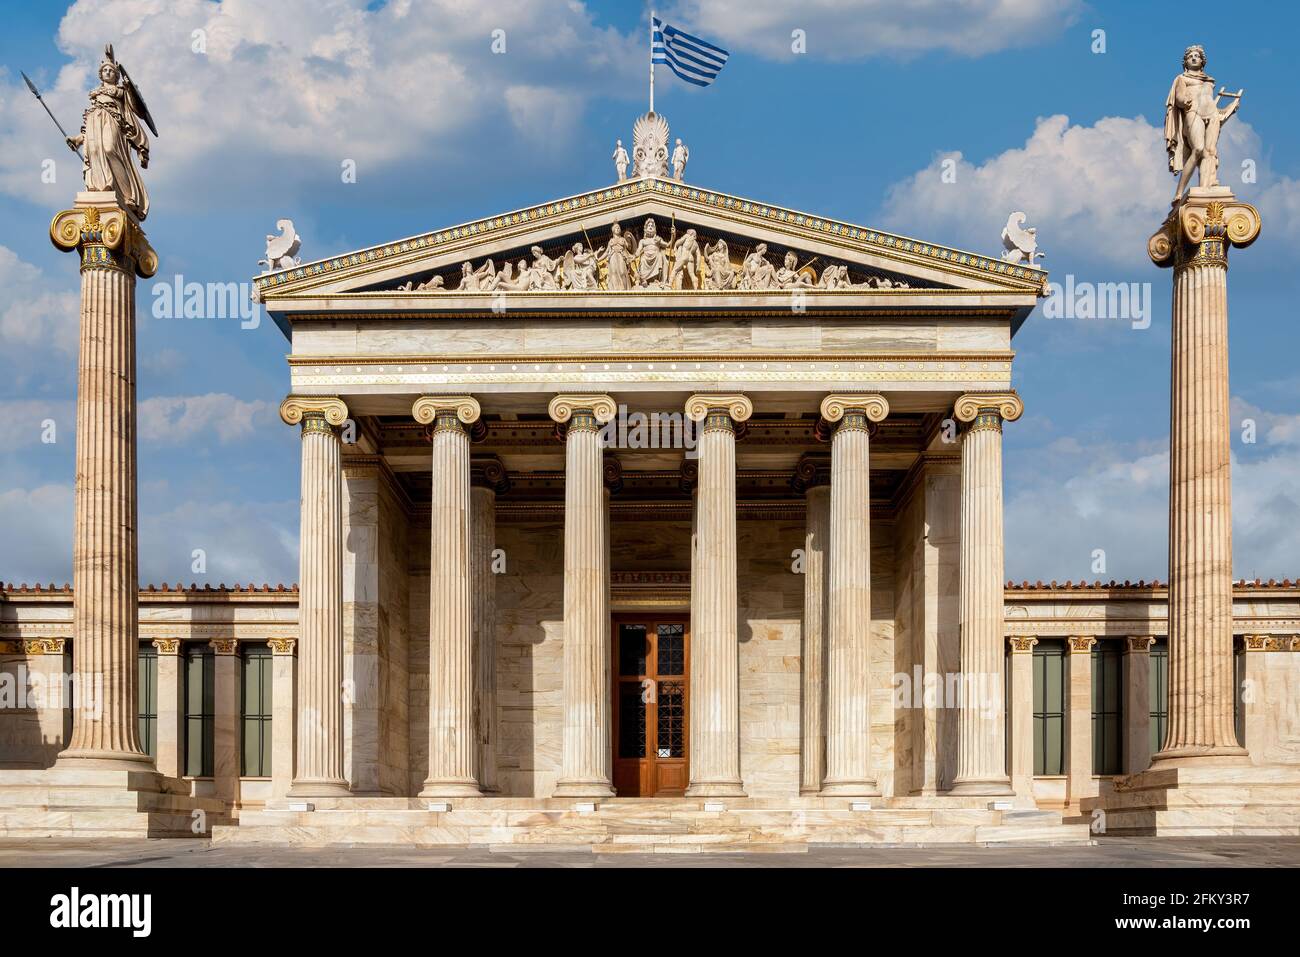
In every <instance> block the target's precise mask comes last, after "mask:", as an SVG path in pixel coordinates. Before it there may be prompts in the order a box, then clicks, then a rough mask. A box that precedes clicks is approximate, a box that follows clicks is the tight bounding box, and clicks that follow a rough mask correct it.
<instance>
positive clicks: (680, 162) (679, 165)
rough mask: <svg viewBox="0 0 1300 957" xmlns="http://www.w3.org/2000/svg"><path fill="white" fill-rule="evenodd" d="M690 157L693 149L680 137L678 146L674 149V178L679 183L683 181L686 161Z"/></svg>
mask: <svg viewBox="0 0 1300 957" xmlns="http://www.w3.org/2000/svg"><path fill="white" fill-rule="evenodd" d="M690 158H691V151H690V150H688V149H687V148H686V146H685V145H684V144H683V143H682V141H681V139H680V138H679V139H678V140H677V146H676V148H674V149H673V179H675V180H677V182H679V183H680V182H681V181H682V175H683V174H684V173H685V172H686V161H687V160H689V159H690Z"/></svg>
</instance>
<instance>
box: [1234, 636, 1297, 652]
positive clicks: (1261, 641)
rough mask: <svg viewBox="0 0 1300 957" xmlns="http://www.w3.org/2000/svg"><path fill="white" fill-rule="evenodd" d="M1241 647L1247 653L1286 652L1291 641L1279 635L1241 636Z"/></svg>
mask: <svg viewBox="0 0 1300 957" xmlns="http://www.w3.org/2000/svg"><path fill="white" fill-rule="evenodd" d="M1242 645H1243V646H1244V647H1245V649H1246V650H1247V651H1286V650H1288V649H1289V648H1290V647H1291V641H1290V640H1289V639H1287V638H1283V637H1281V636H1280V635H1242Z"/></svg>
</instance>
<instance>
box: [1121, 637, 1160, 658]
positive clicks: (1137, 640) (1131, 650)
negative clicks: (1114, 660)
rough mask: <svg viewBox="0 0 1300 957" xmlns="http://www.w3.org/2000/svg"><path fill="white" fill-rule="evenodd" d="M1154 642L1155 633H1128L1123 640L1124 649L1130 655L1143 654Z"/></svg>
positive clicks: (1149, 649) (1148, 650)
mask: <svg viewBox="0 0 1300 957" xmlns="http://www.w3.org/2000/svg"><path fill="white" fill-rule="evenodd" d="M1155 643H1156V636H1155V635H1129V636H1128V637H1127V638H1126V639H1125V641H1124V650H1125V652H1127V653H1128V654H1131V655H1145V654H1147V653H1148V652H1150V651H1151V646H1152V645H1154V644H1155Z"/></svg>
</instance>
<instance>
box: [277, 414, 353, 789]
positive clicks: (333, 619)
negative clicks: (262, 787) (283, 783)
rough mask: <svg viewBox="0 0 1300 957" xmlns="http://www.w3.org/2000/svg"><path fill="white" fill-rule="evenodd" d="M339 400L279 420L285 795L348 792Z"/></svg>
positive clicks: (286, 415)
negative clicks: (293, 739)
mask: <svg viewBox="0 0 1300 957" xmlns="http://www.w3.org/2000/svg"><path fill="white" fill-rule="evenodd" d="M347 417H348V409H347V406H346V405H344V403H343V401H342V400H340V399H337V398H331V397H327V396H296V395H291V396H289V397H288V398H287V399H285V400H284V402H282V403H281V404H280V418H282V419H283V420H284V421H285V422H286V423H288V424H289V425H297V424H299V423H301V424H302V522H301V528H300V530H299V533H298V537H299V542H300V544H299V549H298V551H299V578H298V638H299V646H298V654H299V658H300V667H299V671H298V679H299V680H298V729H297V754H296V760H295V763H294V779H293V787H292V788H291V789H290V791H289V795H290V796H292V797H331V796H343V795H346V794H347V793H348V784H347V780H346V779H345V778H344V775H343V473H342V467H341V464H340V448H339V426H341V425H342V424H343V423H344V422H345V421H347Z"/></svg>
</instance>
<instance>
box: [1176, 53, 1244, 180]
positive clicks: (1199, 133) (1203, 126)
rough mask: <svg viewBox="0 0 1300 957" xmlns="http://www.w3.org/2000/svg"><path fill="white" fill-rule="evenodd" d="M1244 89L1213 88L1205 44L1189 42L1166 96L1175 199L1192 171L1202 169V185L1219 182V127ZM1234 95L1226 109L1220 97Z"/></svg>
mask: <svg viewBox="0 0 1300 957" xmlns="http://www.w3.org/2000/svg"><path fill="white" fill-rule="evenodd" d="M1245 92H1246V91H1245V90H1238V91H1237V92H1236V93H1228V92H1227V91H1226V90H1223V89H1220V90H1219V92H1218V93H1217V94H1216V93H1215V92H1214V77H1212V76H1208V75H1207V74H1206V72H1205V48H1204V47H1202V46H1199V45H1193V46H1190V47H1188V48H1187V49H1186V51H1184V53H1183V72H1182V73H1180V74H1178V76H1176V77H1175V78H1174V82H1173V86H1171V87H1170V88H1169V96H1168V97H1167V98H1166V99H1165V149H1166V150H1167V151H1168V152H1169V171H1170V172H1171V173H1175V174H1177V175H1178V185H1177V187H1175V189H1174V202H1175V203H1177V202H1178V200H1179V199H1181V198H1182V196H1183V193H1184V192H1185V191H1186V190H1187V187H1188V186H1189V185H1190V184H1191V181H1192V171H1193V170H1195V169H1197V168H1199V169H1200V173H1201V175H1200V185H1201V186H1202V187H1203V188H1208V187H1212V186H1218V185H1219V127H1221V126H1222V125H1223V124H1224V123H1225V122H1226V121H1227V119H1228V118H1229V117H1230V116H1232V114H1233V113H1235V112H1237V108H1238V107H1240V106H1241V96H1242V94H1243V93H1245ZM1225 96H1226V97H1229V98H1231V100H1232V102H1231V103H1230V104H1229V105H1228V108H1227V109H1225V110H1220V109H1219V100H1220V99H1222V98H1223V97H1225Z"/></svg>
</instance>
